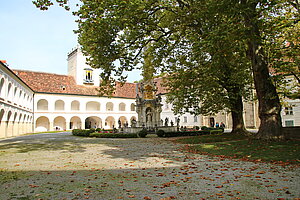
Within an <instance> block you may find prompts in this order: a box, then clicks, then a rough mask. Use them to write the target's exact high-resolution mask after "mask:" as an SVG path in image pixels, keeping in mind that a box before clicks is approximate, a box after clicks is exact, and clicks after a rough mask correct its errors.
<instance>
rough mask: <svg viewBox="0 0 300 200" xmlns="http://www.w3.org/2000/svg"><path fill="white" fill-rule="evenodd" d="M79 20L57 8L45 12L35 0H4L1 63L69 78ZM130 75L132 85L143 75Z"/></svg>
mask: <svg viewBox="0 0 300 200" xmlns="http://www.w3.org/2000/svg"><path fill="white" fill-rule="evenodd" d="M73 9H76V8H75V6H74V7H73ZM75 20H76V17H74V16H72V13H71V12H67V11H65V10H64V9H63V8H61V7H59V6H57V5H55V6H52V7H50V9H49V10H47V11H41V10H39V9H37V8H36V7H35V5H33V4H32V0H1V1H0V22H1V31H0V44H1V47H0V60H6V61H7V64H8V65H9V67H10V68H11V69H23V70H32V71H42V72H50V73H57V74H67V60H66V59H67V54H68V52H70V51H71V49H72V48H74V47H75V46H76V45H77V35H76V34H74V33H73V30H75V29H77V24H76V22H75ZM129 75H130V76H129V79H128V81H130V82H132V81H134V80H139V79H140V76H139V72H132V73H129Z"/></svg>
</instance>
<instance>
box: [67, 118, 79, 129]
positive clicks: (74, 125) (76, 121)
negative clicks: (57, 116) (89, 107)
mask: <svg viewBox="0 0 300 200" xmlns="http://www.w3.org/2000/svg"><path fill="white" fill-rule="evenodd" d="M69 128H70V129H81V120H80V118H79V117H72V118H71V120H70V127H69Z"/></svg>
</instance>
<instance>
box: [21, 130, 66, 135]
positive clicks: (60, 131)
mask: <svg viewBox="0 0 300 200" xmlns="http://www.w3.org/2000/svg"><path fill="white" fill-rule="evenodd" d="M63 132H68V131H46V132H36V133H26V134H24V135H37V134H42V133H63Z"/></svg>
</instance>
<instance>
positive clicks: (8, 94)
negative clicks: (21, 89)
mask: <svg viewBox="0 0 300 200" xmlns="http://www.w3.org/2000/svg"><path fill="white" fill-rule="evenodd" d="M11 87H12V84H11V83H9V84H8V87H7V99H9V100H10V99H11Z"/></svg>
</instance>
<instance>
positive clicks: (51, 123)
mask: <svg viewBox="0 0 300 200" xmlns="http://www.w3.org/2000/svg"><path fill="white" fill-rule="evenodd" d="M49 121H50V120H49ZM49 131H54V127H53V121H50V123H49Z"/></svg>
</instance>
